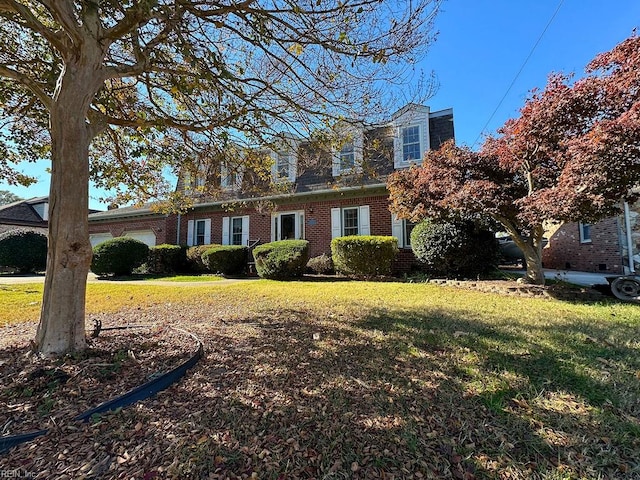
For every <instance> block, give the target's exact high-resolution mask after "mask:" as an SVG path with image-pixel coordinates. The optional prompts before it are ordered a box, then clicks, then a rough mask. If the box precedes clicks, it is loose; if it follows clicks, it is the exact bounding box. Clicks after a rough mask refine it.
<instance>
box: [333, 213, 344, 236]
mask: <svg viewBox="0 0 640 480" xmlns="http://www.w3.org/2000/svg"><path fill="white" fill-rule="evenodd" d="M341 213H342V212H341V210H340V209H339V208H332V209H331V238H336V237H341V236H342V221H341V220H342V219H341V218H340V217H341Z"/></svg>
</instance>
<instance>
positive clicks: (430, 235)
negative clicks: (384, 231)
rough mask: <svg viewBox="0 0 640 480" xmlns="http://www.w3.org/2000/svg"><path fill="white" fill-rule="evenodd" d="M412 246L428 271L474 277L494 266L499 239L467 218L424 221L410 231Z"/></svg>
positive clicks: (452, 275)
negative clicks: (497, 240)
mask: <svg viewBox="0 0 640 480" xmlns="http://www.w3.org/2000/svg"><path fill="white" fill-rule="evenodd" d="M411 246H412V248H413V253H414V255H415V256H416V258H417V259H418V260H420V261H421V262H422V263H423V264H424V269H425V271H426V272H427V273H430V274H433V275H442V276H447V277H458V276H463V277H474V276H477V275H479V274H482V273H486V272H489V271H491V270H492V269H493V268H495V266H496V264H497V259H498V245H497V242H496V239H495V237H494V235H493V233H491V232H490V231H488V230H484V229H482V228H479V227H478V226H477V225H476V224H475V223H474V222H472V221H467V220H456V221H445V220H424V221H422V222H420V223H419V224H418V225H416V226H415V228H414V229H413V232H411Z"/></svg>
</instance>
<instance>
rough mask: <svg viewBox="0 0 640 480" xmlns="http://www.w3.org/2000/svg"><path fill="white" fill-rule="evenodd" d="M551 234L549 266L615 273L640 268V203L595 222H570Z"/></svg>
mask: <svg viewBox="0 0 640 480" xmlns="http://www.w3.org/2000/svg"><path fill="white" fill-rule="evenodd" d="M627 229H628V232H629V233H628V234H627ZM547 235H548V238H549V243H548V244H547V246H546V247H545V249H544V250H543V255H542V263H543V265H544V266H545V267H546V268H555V269H560V270H580V271H585V272H605V273H615V274H623V273H630V272H631V271H636V272H638V271H640V203H638V204H636V205H634V206H631V207H629V206H627V207H626V208H625V211H624V213H623V214H622V215H620V216H617V217H610V218H606V219H604V220H602V221H600V222H598V223H594V224H587V223H566V224H564V225H562V226H560V227H556V228H554V229H552V230H550V231H549V232H547ZM629 245H631V249H629V248H628V247H629ZM629 250H631V257H632V262H633V263H630V261H629V253H628V252H629ZM632 265H633V268H632Z"/></svg>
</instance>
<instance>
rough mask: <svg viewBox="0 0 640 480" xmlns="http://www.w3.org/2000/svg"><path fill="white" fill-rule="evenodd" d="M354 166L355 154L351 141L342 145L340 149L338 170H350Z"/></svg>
mask: <svg viewBox="0 0 640 480" xmlns="http://www.w3.org/2000/svg"><path fill="white" fill-rule="evenodd" d="M355 166H356V154H355V148H354V146H353V142H351V143H347V144H346V145H343V147H342V149H341V150H340V171H345V170H352V169H353V167H355Z"/></svg>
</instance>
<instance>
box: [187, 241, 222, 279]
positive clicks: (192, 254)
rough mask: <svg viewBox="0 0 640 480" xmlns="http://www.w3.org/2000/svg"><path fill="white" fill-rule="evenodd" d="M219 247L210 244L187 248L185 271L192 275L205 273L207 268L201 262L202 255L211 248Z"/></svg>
mask: <svg viewBox="0 0 640 480" xmlns="http://www.w3.org/2000/svg"><path fill="white" fill-rule="evenodd" d="M220 246H221V245H218V244H215V243H212V244H209V245H196V246H194V247H188V248H187V253H186V255H187V271H189V272H193V273H202V272H206V271H207V266H206V265H205V264H204V263H203V261H202V254H203V253H204V252H206V251H207V250H210V249H211V248H213V247H220Z"/></svg>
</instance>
